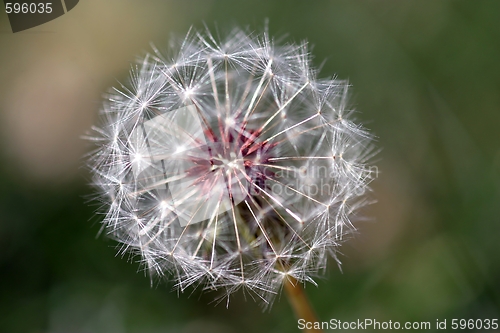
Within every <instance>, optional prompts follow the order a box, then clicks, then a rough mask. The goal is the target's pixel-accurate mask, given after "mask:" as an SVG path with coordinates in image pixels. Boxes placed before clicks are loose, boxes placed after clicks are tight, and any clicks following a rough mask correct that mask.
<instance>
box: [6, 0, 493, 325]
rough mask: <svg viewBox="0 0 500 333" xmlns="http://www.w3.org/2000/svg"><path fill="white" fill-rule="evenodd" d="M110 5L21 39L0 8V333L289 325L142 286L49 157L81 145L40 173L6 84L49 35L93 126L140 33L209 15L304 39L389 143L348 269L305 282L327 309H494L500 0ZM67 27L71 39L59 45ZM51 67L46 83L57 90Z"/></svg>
mask: <svg viewBox="0 0 500 333" xmlns="http://www.w3.org/2000/svg"><path fill="white" fill-rule="evenodd" d="M110 4H111V5H108V6H107V7H106V8H105V9H102V11H101V7H100V3H99V2H97V1H90V0H89V1H82V2H81V3H80V4H79V5H78V6H77V7H75V9H74V10H73V11H72V12H70V13H69V14H67V15H65V16H64V17H62V18H60V19H59V20H55V21H53V22H51V23H48V24H47V25H45V26H41V27H38V28H35V29H33V30H32V31H31V32H30V31H27V32H25V33H19V34H16V35H12V34H10V33H8V26H7V23H6V17H5V15H0V28H1V29H0V30H1V31H2V33H1V34H0V61H2V66H1V67H0V89H1V90H2V93H0V121H1V122H0V128H1V132H0V138H2V144H3V146H2V150H1V157H2V163H1V165H0V183H1V184H2V185H1V186H0V281H1V282H2V283H1V284H0V313H2V315H1V316H0V331H1V332H9V333H11V332H12V333H15V332H51V333H56V332H140V333H146V332H199V331H204V332H238V333H245V332H296V331H298V330H297V328H296V321H295V320H294V318H293V315H292V313H291V311H290V309H289V307H288V305H287V303H286V300H285V299H281V300H279V301H278V302H277V303H276V304H275V306H274V307H273V308H272V310H271V311H270V312H265V313H262V312H261V310H260V308H259V307H258V305H257V304H255V303H254V302H253V301H251V300H250V301H247V302H245V301H244V299H243V297H242V295H238V296H236V297H235V298H232V299H231V303H230V307H229V309H226V308H225V306H224V304H221V305H219V306H217V307H214V306H213V305H212V304H209V302H210V301H211V300H212V299H213V296H214V295H200V294H199V293H198V292H194V293H193V294H192V295H191V296H189V294H182V295H180V296H179V297H178V296H177V294H176V293H175V292H171V288H172V286H173V284H172V283H163V282H161V283H160V282H158V281H155V282H154V284H153V287H151V286H150V281H149V278H148V277H145V276H144V274H143V273H137V271H138V269H139V265H138V264H137V263H135V262H132V263H131V262H130V260H129V261H127V260H126V259H127V258H123V259H122V258H116V257H115V254H116V250H115V248H114V246H115V245H116V244H115V243H114V242H112V241H110V240H107V239H106V238H105V237H99V238H97V239H96V235H97V233H98V231H99V222H98V220H99V218H98V217H93V218H92V216H93V209H94V207H92V206H89V205H88V204H87V203H86V200H85V197H86V196H88V195H89V194H91V193H92V191H91V189H90V188H89V187H88V186H86V184H85V183H86V182H87V179H88V175H87V174H86V172H85V170H84V169H82V168H80V167H79V166H80V165H82V163H83V162H82V160H81V159H78V157H76V158H75V157H73V159H72V160H71V161H70V162H68V163H66V164H62V162H60V163H58V159H60V160H61V161H62V160H63V159H64V157H65V156H66V157H67V156H73V155H75V156H78V155H79V153H78V154H73V155H71V152H72V151H73V152H74V151H79V150H81V151H82V153H83V151H84V150H85V148H84V146H83V145H82V144H80V143H78V147H77V144H76V143H75V144H71V145H67V146H66V147H65V149H66V150H60V149H55V152H54V153H52V154H53V155H50V161H46V160H44V156H45V155H41V157H39V163H38V164H42V163H45V162H47V163H49V162H50V163H55V164H50V163H49V164H47V165H48V166H49V167H50V166H51V165H54V166H53V168H55V169H54V170H58V171H57V173H56V174H55V175H53V174H51V173H50V172H45V171H44V172H38V171H36V170H37V169H36V166H37V163H32V165H30V164H29V163H28V162H29V161H30V160H31V161H33V159H32V156H31V155H27V156H24V155H22V154H23V151H25V150H26V149H25V147H24V146H22V141H21V140H20V139H18V138H17V137H16V136H15V135H17V134H16V133H18V132H14V130H13V129H16V128H17V127H15V126H14V125H15V124H18V123H15V122H14V120H12V119H16V118H15V117H16V116H15V115H18V114H19V112H20V114H21V115H23V117H25V118H23V121H22V122H20V123H19V124H21V125H24V124H25V123H26V122H29V121H30V119H34V118H36V114H37V111H38V110H37V108H36V107H34V108H33V109H27V110H25V109H21V108H23V107H25V108H26V106H23V105H25V104H21V105H20V106H19V104H15V103H14V104H12V103H10V102H9V101H10V100H11V99H16V100H17V99H23V98H25V95H19V96H17V95H14V94H19V91H24V90H23V89H20V88H19V89H17V90H16V89H14V88H13V86H15V85H14V84H13V82H18V81H19V82H21V83H18V86H19V87H26V89H27V90H30V89H32V90H33V91H37V90H39V89H41V88H42V87H41V86H38V85H40V83H38V82H39V81H33V82H35V83H33V82H31V81H25V80H26V79H25V78H26V77H28V78H29V77H30V72H28V70H27V69H31V70H33V69H36V68H39V67H37V66H43V65H44V64H45V62H44V59H43V57H50V56H52V54H51V53H50V52H49V51H50V50H48V48H47V47H46V45H47V43H48V44H50V45H51V47H52V48H57V49H58V50H60V51H61V52H62V54H63V55H66V56H68V55H69V56H71V57H74V58H70V60H71V62H70V64H71V66H75V67H74V68H75V70H76V69H80V68H84V70H85V71H86V72H88V73H85V75H86V76H85V75H84V76H77V78H78V80H79V81H85V82H78V84H80V83H81V85H78V86H77V87H78V89H80V90H79V91H78V92H76V93H75V96H77V97H80V96H84V97H85V99H84V100H83V101H84V102H82V103H86V104H84V106H85V107H82V108H81V109H78V112H80V113H82V112H85V113H86V115H84V117H83V118H82V119H85V121H86V122H83V125H85V126H90V123H91V122H92V121H93V120H92V118H93V117H94V115H95V114H96V112H97V110H98V108H99V104H100V100H101V97H100V94H101V93H102V92H103V91H104V90H105V89H106V87H108V86H110V85H115V81H114V79H116V78H118V79H120V78H124V77H126V75H127V70H128V62H130V61H133V59H134V57H135V56H136V55H137V54H140V53H141V51H142V50H144V49H145V48H147V47H148V46H147V45H148V42H149V41H152V42H154V43H155V44H156V45H159V46H161V45H165V44H166V41H167V39H168V36H169V33H171V32H175V33H178V34H183V33H185V32H186V31H187V29H188V28H189V26H190V25H192V24H194V25H195V26H198V27H201V26H202V21H205V22H207V23H208V25H209V26H213V24H212V22H217V26H218V28H219V30H220V31H221V33H222V32H223V31H225V30H227V29H229V28H230V27H231V26H232V25H242V26H246V25H249V26H250V27H251V28H252V29H253V30H257V31H260V30H262V29H263V26H264V21H265V18H269V20H270V32H271V34H272V35H274V36H282V35H283V34H287V37H286V38H285V39H286V40H288V41H300V40H302V39H307V40H308V41H309V42H310V43H311V44H312V45H313V46H314V47H313V51H312V52H313V54H314V63H315V64H316V65H318V66H319V65H320V64H322V62H323V60H324V59H326V62H325V64H324V66H323V67H322V70H321V75H322V76H330V75H332V74H333V73H335V74H336V75H338V77H339V78H342V79H349V80H350V82H351V83H352V85H353V89H352V99H351V102H352V107H353V108H355V109H357V110H359V111H360V112H359V113H358V114H357V116H358V117H359V119H360V120H361V121H363V122H364V123H366V126H367V127H369V128H370V129H372V130H373V132H374V133H375V134H376V135H377V136H378V145H379V146H380V147H381V148H382V151H381V153H380V154H379V156H378V161H377V163H376V164H377V167H378V169H379V170H380V175H379V178H378V179H377V180H376V181H375V182H374V184H373V188H374V192H373V196H374V197H375V198H376V199H377V201H378V203H376V204H374V205H372V206H370V207H369V208H368V209H366V210H365V214H366V216H367V217H369V218H372V221H369V222H366V223H362V224H360V225H358V226H359V228H360V232H359V235H357V236H356V237H355V238H354V239H352V240H350V241H349V242H348V243H346V244H345V246H344V247H343V249H342V251H343V252H344V254H343V255H342V257H341V260H342V262H343V268H342V271H343V273H341V272H340V270H339V269H338V268H337V267H336V266H335V264H334V263H332V265H331V267H330V270H329V271H328V272H327V274H326V277H325V278H323V279H320V280H319V287H318V288H315V287H314V286H308V287H307V289H306V290H307V292H308V294H309V295H310V296H311V298H312V300H313V303H314V304H315V306H316V308H317V312H318V313H319V315H320V317H321V318H322V319H323V320H329V319H331V318H337V319H339V320H342V321H348V320H356V319H358V318H359V319H364V318H373V319H377V320H378V321H384V320H392V321H400V322H404V321H407V320H414V321H430V322H432V323H434V322H435V320H436V319H440V320H442V319H445V318H448V319H451V318H464V319H469V318H473V319H476V318H499V317H500V313H499V309H500V286H499V284H498V281H500V262H499V258H498V257H499V254H500V242H499V235H500V204H499V203H500V191H499V190H500V187H499V184H500V147H499V144H500V132H499V131H498V129H497V127H498V124H500V108H499V106H500V62H499V61H498V59H500V2H498V1H494V0H490V1H487V0H484V1H465V0H462V1H388V0H385V1H368V0H364V1H356V2H354V1H347V0H344V1H315V2H305V1H274V2H269V1H264V0H259V1H252V2H250V1H246V2H234V1H229V0H225V1H217V0H215V1H206V2H201V1H186V2H183V3H180V2H174V1H171V2H160V1H144V2H141V4H140V5H139V4H138V3H134V2H131V1H122V2H118V1H112V2H110ZM92 13H97V14H99V15H96V16H90V14H92ZM71 15H73V16H71ZM163 17H165V18H166V19H164V18H163ZM72 18H73V21H72ZM113 20H115V21H113ZM75 21H77V24H76V23H75ZM110 21H112V22H115V25H114V26H113V27H110V26H109V23H110ZM146 21H147V22H146ZM44 31H49V33H42V32H44ZM36 32H38V33H36ZM73 34H77V35H78V39H77V40H76V41H73V42H72V43H69V42H68V41H69V40H70V39H71V38H72V36H73ZM28 53H29V54H28ZM69 66H70V65H69ZM86 66H87V67H86ZM96 67H97V69H96V71H95V72H93V71H92V69H93V68H96ZM71 68H73V67H71ZM50 73H51V72H48V74H49V75H47V76H46V77H44V80H45V81H44V82H46V83H48V84H49V83H51V82H57V81H56V80H55V78H54V77H53V76H51V75H50ZM25 82H26V83H25ZM63 82H65V81H63ZM44 84H45V83H44ZM54 84H55V83H54ZM23 85H25V86H23ZM70 92H71V91H70ZM28 96H29V95H28ZM77 97H75V100H77V101H80V100H79V99H77ZM53 98H54V99H56V100H57V99H58V98H61V96H59V95H58V93H57V92H54V96H53ZM82 98H83V97H82ZM79 103H80V102H79ZM34 105H35V106H37V104H36V103H35V104H34ZM39 105H40V107H43V105H41V104H40V103H39ZM69 105H70V106H72V105H75V104H71V103H69ZM78 105H81V104H78ZM63 106H64V105H63ZM63 106H62V107H61V110H62V112H65V111H66V110H65V109H64V107H63ZM16 107H18V108H20V109H16ZM13 114H14V118H12V115H13ZM51 115H52V114H51ZM89 115H90V116H89ZM52 116H54V119H49V120H50V121H49V122H48V123H49V124H51V122H52V124H54V126H56V125H57V124H58V122H59V119H60V118H57V114H55V115H52ZM12 124H14V125H12ZM19 124H18V125H19ZM43 124H44V123H42V125H43ZM34 125H37V124H36V123H35V124H34ZM43 126H46V125H43ZM64 126H70V125H67V124H66V123H65V125H64ZM85 126H84V128H85ZM38 127H40V125H38ZM36 128H37V127H35V129H36ZM51 128H52V127H51V126H49V127H47V128H41V129H40V132H39V133H40V134H39V135H42V136H43V135H45V133H48V132H50V131H51ZM77 128H78V127H77ZM79 131H80V129H77V130H66V131H63V132H61V133H62V134H60V136H58V137H56V139H53V140H52V141H50V140H49V141H47V143H46V145H47V147H45V146H43V144H44V141H43V140H38V139H37V136H34V137H31V138H29V139H28V141H27V142H28V143H27V145H28V146H29V148H31V149H34V150H35V151H37V150H40V149H50V148H53V147H54V145H55V144H58V143H59V142H60V141H64V140H70V141H69V142H79V141H78V140H75V139H74V138H77V137H79V136H80V135H81V134H82V133H81V132H79ZM14 138H16V139H14ZM30 145H31V146H30ZM87 149H88V148H87ZM27 151H31V150H27ZM49 151H51V150H49ZM66 151H70V152H69V153H66ZM58 154H60V155H58ZM46 156H49V155H46ZM48 158H49V157H46V159H48ZM27 161H28V162H27ZM61 165H63V166H65V167H64V168H59V169H57V167H58V166H59V167H60V166H61ZM34 170H35V171H34ZM65 175H66V176H65Z"/></svg>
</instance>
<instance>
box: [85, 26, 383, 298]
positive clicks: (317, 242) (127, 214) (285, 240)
mask: <svg viewBox="0 0 500 333" xmlns="http://www.w3.org/2000/svg"><path fill="white" fill-rule="evenodd" d="M310 58H311V56H310V54H309V51H308V49H307V44H306V43H302V44H299V45H296V44H285V45H281V46H279V45H275V44H274V42H273V41H272V39H271V38H270V37H269V36H268V34H267V33H264V34H262V35H261V36H259V35H255V34H248V33H246V32H245V31H243V30H241V29H234V30H233V31H231V32H230V33H229V34H228V35H227V37H225V38H223V39H221V40H219V39H216V37H214V36H213V35H212V34H210V32H209V31H204V32H196V31H194V30H191V31H190V33H189V34H188V35H187V36H186V37H185V38H184V39H182V40H179V41H178V42H177V44H176V42H174V43H171V48H170V49H169V51H168V52H167V54H162V53H160V52H158V51H156V52H155V53H154V54H148V55H146V56H145V57H144V58H142V59H141V60H140V61H139V62H138V63H137V64H136V65H135V66H133V68H132V70H131V75H130V82H129V84H126V85H123V86H121V88H120V89H114V90H113V91H112V92H111V93H110V94H109V96H108V97H107V102H106V103H105V104H104V107H103V109H102V120H103V124H102V125H101V126H100V127H96V128H95V129H94V135H93V136H92V137H91V139H92V141H95V142H97V145H98V147H97V149H96V150H95V151H94V152H93V153H92V154H91V157H90V163H89V164H90V166H91V169H92V172H93V175H94V184H95V185H96V186H97V187H98V189H99V192H100V193H101V196H100V200H101V202H102V203H103V207H104V210H105V215H104V219H103V224H104V227H105V229H106V231H107V234H108V235H110V236H111V237H114V238H115V239H116V240H118V241H119V242H120V243H121V244H122V249H121V251H122V252H127V251H134V253H138V254H139V255H140V257H141V261H142V262H143V264H144V266H145V267H146V268H147V269H148V270H149V271H150V272H151V274H156V275H160V276H166V277H171V278H173V279H174V280H175V281H176V286H177V287H178V288H179V289H180V290H185V289H186V288H188V287H191V286H193V287H200V288H202V289H206V290H214V289H223V290H225V295H226V296H228V297H229V295H230V294H231V293H233V292H235V291H237V290H239V289H241V288H244V289H245V290H249V291H251V292H252V293H253V294H254V295H255V296H256V299H260V300H262V301H264V303H267V304H270V303H271V302H272V300H273V298H274V296H275V295H276V293H277V291H278V290H279V289H280V288H281V285H282V283H283V281H284V280H285V279H287V278H289V277H293V278H294V279H297V280H298V281H300V282H312V283H314V280H313V278H314V277H316V276H318V275H319V274H320V272H321V271H322V270H324V268H325V267H326V264H327V261H328V258H329V257H333V259H334V260H335V261H337V262H338V259H337V257H336V251H337V248H338V247H339V246H340V244H341V243H342V241H343V239H344V237H345V236H346V235H347V234H350V233H352V232H353V231H354V230H355V227H354V222H355V219H356V213H357V211H358V210H359V209H360V208H361V207H362V206H363V205H364V204H365V203H366V200H365V199H364V195H365V192H367V191H368V190H369V187H368V186H369V183H370V182H371V181H372V179H373V178H374V177H375V175H374V173H373V170H371V167H370V165H369V162H370V159H371V157H372V156H373V146H372V143H371V142H372V136H371V135H370V134H369V133H368V131H367V130H366V129H364V128H363V127H362V126H361V125H359V124H357V123H356V122H355V120H354V119H353V118H352V110H349V109H347V101H346V99H347V90H348V86H349V85H348V83H347V82H346V81H342V80H338V79H331V80H327V79H319V78H317V71H316V70H315V69H314V68H313V67H312V66H311V60H310Z"/></svg>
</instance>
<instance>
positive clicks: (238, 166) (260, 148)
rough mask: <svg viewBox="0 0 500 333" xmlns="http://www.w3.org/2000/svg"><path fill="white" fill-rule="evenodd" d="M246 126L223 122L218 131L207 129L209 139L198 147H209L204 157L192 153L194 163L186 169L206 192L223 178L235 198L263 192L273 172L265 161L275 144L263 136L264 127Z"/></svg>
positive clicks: (230, 194)
mask: <svg viewBox="0 0 500 333" xmlns="http://www.w3.org/2000/svg"><path fill="white" fill-rule="evenodd" d="M245 127H246V124H242V125H239V126H238V125H233V126H231V128H227V127H226V128H223V127H222V126H220V127H219V131H218V133H215V132H214V130H213V129H212V128H205V129H204V133H205V137H206V139H207V142H206V143H204V144H202V145H201V146H200V147H198V149H202V150H204V151H205V154H204V155H203V156H204V157H203V158H200V157H196V156H190V159H191V162H192V167H191V168H189V169H188V170H187V171H186V172H187V174H188V175H189V176H190V177H192V179H193V182H192V184H193V185H196V186H197V188H198V189H199V190H200V192H201V193H200V194H201V195H202V196H203V195H207V194H209V193H210V192H213V190H214V186H216V185H215V184H217V183H218V182H219V181H220V180H221V178H223V182H224V184H225V186H226V189H225V190H226V191H227V193H228V195H229V197H230V198H231V200H233V198H234V197H239V198H245V197H247V196H249V195H255V194H259V193H260V191H261V190H263V189H264V187H265V180H266V178H268V177H271V176H272V175H273V173H272V172H270V171H269V170H267V168H266V166H265V165H266V164H267V163H269V158H270V157H271V156H272V155H271V150H272V149H271V148H273V147H274V145H271V144H269V143H267V142H266V141H263V140H261V138H260V137H261V135H260V134H261V132H260V131H258V130H248V129H246V128H245ZM240 201H241V200H240Z"/></svg>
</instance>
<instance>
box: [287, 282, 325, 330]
mask: <svg viewBox="0 0 500 333" xmlns="http://www.w3.org/2000/svg"><path fill="white" fill-rule="evenodd" d="M285 292H286V295H287V297H288V301H289V302H290V305H291V306H292V308H293V311H294V312H295V316H296V317H297V319H303V320H304V321H305V322H306V323H309V325H313V328H310V329H308V328H304V332H306V333H321V332H323V331H322V330H320V329H316V328H314V323H317V322H319V321H318V317H317V316H316V313H315V312H314V309H313V308H312V306H311V303H310V302H309V299H308V298H307V295H306V293H305V292H304V288H302V286H301V285H300V283H299V282H298V281H297V280H296V279H295V278H293V277H291V276H289V277H288V278H287V279H285Z"/></svg>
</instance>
